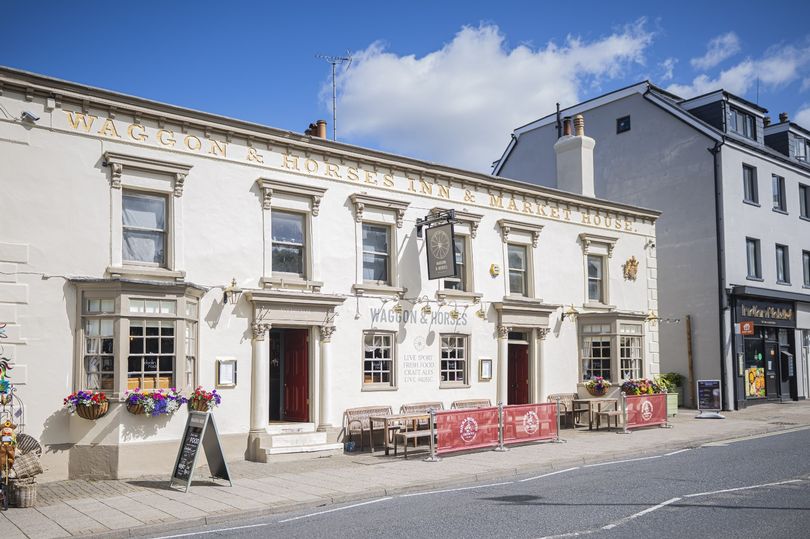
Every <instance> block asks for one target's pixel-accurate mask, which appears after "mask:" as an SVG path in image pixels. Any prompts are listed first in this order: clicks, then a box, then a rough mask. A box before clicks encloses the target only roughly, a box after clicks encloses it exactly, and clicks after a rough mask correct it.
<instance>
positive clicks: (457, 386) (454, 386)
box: [439, 383, 471, 389]
mask: <svg viewBox="0 0 810 539" xmlns="http://www.w3.org/2000/svg"><path fill="white" fill-rule="evenodd" d="M470 387H471V386H470V384H450V383H440V384H439V389H470Z"/></svg>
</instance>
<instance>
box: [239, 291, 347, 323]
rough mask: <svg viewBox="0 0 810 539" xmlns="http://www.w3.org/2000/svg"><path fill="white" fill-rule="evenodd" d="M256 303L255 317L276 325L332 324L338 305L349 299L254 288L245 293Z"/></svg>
mask: <svg viewBox="0 0 810 539" xmlns="http://www.w3.org/2000/svg"><path fill="white" fill-rule="evenodd" d="M245 295H246V296H247V299H248V301H250V302H251V303H253V311H254V318H255V319H256V320H261V321H262V322H268V323H270V324H273V325H285V324H287V325H294V326H312V325H323V324H326V323H329V322H330V320H331V319H332V318H333V317H334V311H335V307H337V306H338V305H341V304H342V303H343V302H344V301H345V300H346V298H345V297H344V296H338V295H334V294H314V293H311V292H297V291H280V290H252V291H247V292H246V293H245Z"/></svg>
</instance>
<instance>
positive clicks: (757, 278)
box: [745, 275, 765, 283]
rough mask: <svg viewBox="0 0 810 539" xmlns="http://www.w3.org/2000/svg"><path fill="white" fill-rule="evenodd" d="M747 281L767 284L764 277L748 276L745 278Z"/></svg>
mask: <svg viewBox="0 0 810 539" xmlns="http://www.w3.org/2000/svg"><path fill="white" fill-rule="evenodd" d="M745 280H746V281H756V282H758V283H764V282H765V279H763V278H762V277H751V276H750V275H748V276H747V277H746V278H745Z"/></svg>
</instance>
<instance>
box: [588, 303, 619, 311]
mask: <svg viewBox="0 0 810 539" xmlns="http://www.w3.org/2000/svg"><path fill="white" fill-rule="evenodd" d="M582 307H583V308H585V309H598V310H601V311H614V310H616V306H615V305H608V304H607V303H600V302H594V301H588V302H586V303H583V304H582Z"/></svg>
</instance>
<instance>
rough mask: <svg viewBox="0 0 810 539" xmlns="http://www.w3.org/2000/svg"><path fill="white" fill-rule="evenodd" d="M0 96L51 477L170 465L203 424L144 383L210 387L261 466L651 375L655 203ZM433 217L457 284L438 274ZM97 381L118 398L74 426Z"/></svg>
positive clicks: (7, 253)
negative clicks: (361, 425)
mask: <svg viewBox="0 0 810 539" xmlns="http://www.w3.org/2000/svg"><path fill="white" fill-rule="evenodd" d="M0 110H2V112H3V114H0V161H1V162H2V167H0V186H1V187H2V198H0V231H2V232H0V234H2V235H1V236H0V270H2V273H0V281H2V282H0V323H5V324H6V328H5V332H6V335H7V337H8V338H7V339H4V340H3V341H2V343H0V344H2V346H3V350H2V353H3V355H4V356H6V357H9V358H11V360H12V362H13V365H14V367H13V369H12V370H11V371H9V374H10V375H11V381H12V382H13V383H14V384H15V385H16V387H17V389H18V394H19V395H20V397H21V398H22V400H23V401H24V402H25V405H26V406H25V416H24V428H25V430H26V432H28V433H30V434H32V435H34V436H35V437H37V438H39V439H40V440H41V442H42V443H43V445H44V446H45V447H46V448H47V450H46V452H45V455H44V457H43V459H44V461H45V465H46V468H47V477H48V478H52V479H53V478H60V477H68V476H70V477H128V476H137V475H141V474H145V473H165V472H168V471H169V470H170V469H171V464H172V462H173V459H174V457H175V455H176V451H177V448H178V444H179V438H180V436H181V432H182V429H183V426H184V422H185V416H186V414H185V412H184V411H183V412H180V413H177V414H175V416H173V417H171V418H168V419H166V418H164V419H152V418H147V417H144V416H135V415H132V414H130V413H128V412H127V410H126V408H125V407H124V406H123V405H122V404H121V398H122V397H123V395H124V394H125V392H126V391H127V390H131V389H134V388H135V387H140V388H155V387H171V386H177V387H180V388H184V389H191V388H193V387H195V386H196V385H198V384H199V385H203V386H205V387H206V388H208V389H211V388H214V387H217V390H218V392H219V393H220V394H221V395H222V397H223V403H222V405H221V407H220V408H218V409H217V410H216V411H215V412H214V413H215V417H216V420H217V422H218V426H219V431H220V433H221V435H222V438H223V443H224V446H225V450H226V453H227V455H228V457H229V458H250V459H255V460H266V459H272V458H273V456H274V455H275V454H276V453H278V452H280V451H293V450H318V449H332V448H334V447H335V445H334V442H335V441H336V440H342V439H343V438H342V432H341V428H342V426H343V413H344V410H346V409H347V408H350V407H357V406H364V405H390V406H392V408H393V409H394V411H397V410H398V409H399V407H400V406H401V405H402V404H405V403H409V402H415V401H433V400H435V401H441V402H442V403H443V404H444V406H445V407H449V406H450V404H451V403H452V402H453V401H455V400H460V399H470V398H484V399H490V400H491V401H492V403H493V404H494V403H496V402H498V401H504V402H511V403H519V402H544V401H545V400H546V398H547V395H549V394H551V393H557V392H574V391H576V390H577V386H578V383H579V382H580V381H581V380H583V379H584V378H587V377H591V376H595V375H604V376H606V377H608V378H611V379H612V380H614V381H617V382H618V381H620V379H621V378H622V377H638V376H652V375H654V374H655V373H657V372H658V327H657V325H656V324H655V323H654V322H648V321H647V318H648V315H649V313H650V312H651V311H653V312H654V311H656V310H657V304H656V285H657V279H656V268H657V263H656V249H655V222H656V219H657V217H658V212H656V211H652V210H646V209H641V208H637V207H634V206H630V205H627V204H621V203H614V202H606V201H603V200H600V199H598V198H594V197H593V196H590V195H591V194H592V193H591V192H590V191H588V189H587V187H586V188H584V189H583V190H582V191H580V192H579V193H566V192H562V191H559V190H556V189H551V188H547V187H541V186H538V185H533V184H527V183H523V182H518V181H514V180H507V179H504V178H493V177H490V176H488V175H485V174H477V173H473V172H468V171H463V170H458V169H454V168H450V167H446V166H442V165H437V164H433V163H426V162H422V161H418V160H415V159H410V158H407V157H401V156H396V155H391V154H386V153H383V152H379V151H375V150H370V149H366V148H359V147H355V146H350V145H347V144H342V143H336V142H333V141H329V140H326V139H325V138H323V136H322V135H321V136H318V129H316V130H315V134H314V135H304V134H300V133H292V132H287V131H282V130H278V129H273V128H269V127H265V126H260V125H255V124H251V123H248V122H244V121H239V120H233V119H229V118H224V117H221V116H216V115H212V114H207V113H203V112H196V111H191V110H187V109H183V108H179V107H175V106H171V105H165V104H161V103H156V102H152V101H148V100H145V99H141V98H137V97H131V96H126V95H121V94H117V93H113V92H109V91H105V90H100V89H96V88H91V87H88V86H84V85H80V84H74V83H70V82H65V81H61V80H55V79H52V78H48V77H44V76H40V75H36V74H31V73H26V72H21V71H17V70H13V69H7V68H2V69H0ZM324 127H325V126H323V125H321V126H320V130H321V131H324V130H325V129H324ZM566 140H567V141H568V143H569V145H570V148H569V149H572V151H574V150H576V149H577V148H579V150H581V152H580V153H579V154H577V155H579V159H577V158H576V155H574V154H570V155H568V156H567V157H566V158H565V159H567V161H566V163H567V164H566V167H570V168H571V170H566V171H565V173H566V174H567V175H568V176H570V177H571V178H572V181H575V180H576V178H579V180H578V181H579V182H580V183H582V182H583V181H584V182H585V183H587V182H588V181H592V178H593V170H592V167H591V165H590V159H589V158H588V151H589V150H588V149H587V148H588V145H589V144H590V145H591V147H592V143H593V141H592V140H591V139H589V138H588V137H585V136H571V137H568V138H567V139H566ZM583 148H584V149H583ZM574 153H576V151H574ZM583 179H584V180H583ZM436 209H444V210H455V216H456V223H455V245H454V250H455V253H456V261H457V263H458V266H459V272H458V275H457V277H456V278H452V279H445V280H428V278H427V272H426V262H425V252H424V251H425V249H426V245H425V243H424V240H423V239H422V238H419V237H418V235H417V233H416V230H415V225H416V221H417V219H420V218H424V217H425V216H427V215H428V214H430V213H431V212H434V210H436ZM596 267H598V272H597V273H593V272H591V273H589V272H588V270H587V268H596ZM588 298H590V299H588ZM563 315H565V316H563ZM582 350H586V351H587V353H583V354H582V355H581V351H582ZM580 385H581V384H580ZM80 389H86V390H103V391H105V392H107V394H108V395H109V396H110V397H111V398H112V400H113V405H112V406H111V410H110V412H109V413H108V414H107V415H106V416H104V417H102V418H101V419H99V420H96V421H88V420H85V419H82V418H80V417H77V416H69V415H68V414H67V413H66V412H65V410H64V409H63V408H62V399H63V397H64V396H66V395H67V394H68V393H70V392H72V391H76V390H80ZM293 423H294V424H295V425H293V428H292V430H297V431H301V432H302V433H304V434H306V439H305V441H304V442H301V443H305V444H306V447H298V448H295V449H291V448H289V447H287V448H279V447H278V445H277V444H274V443H273V439H274V433H278V432H279V431H281V430H283V427H284V426H285V425H286V426H289V425H290V424H293ZM308 431H312V432H308Z"/></svg>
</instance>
